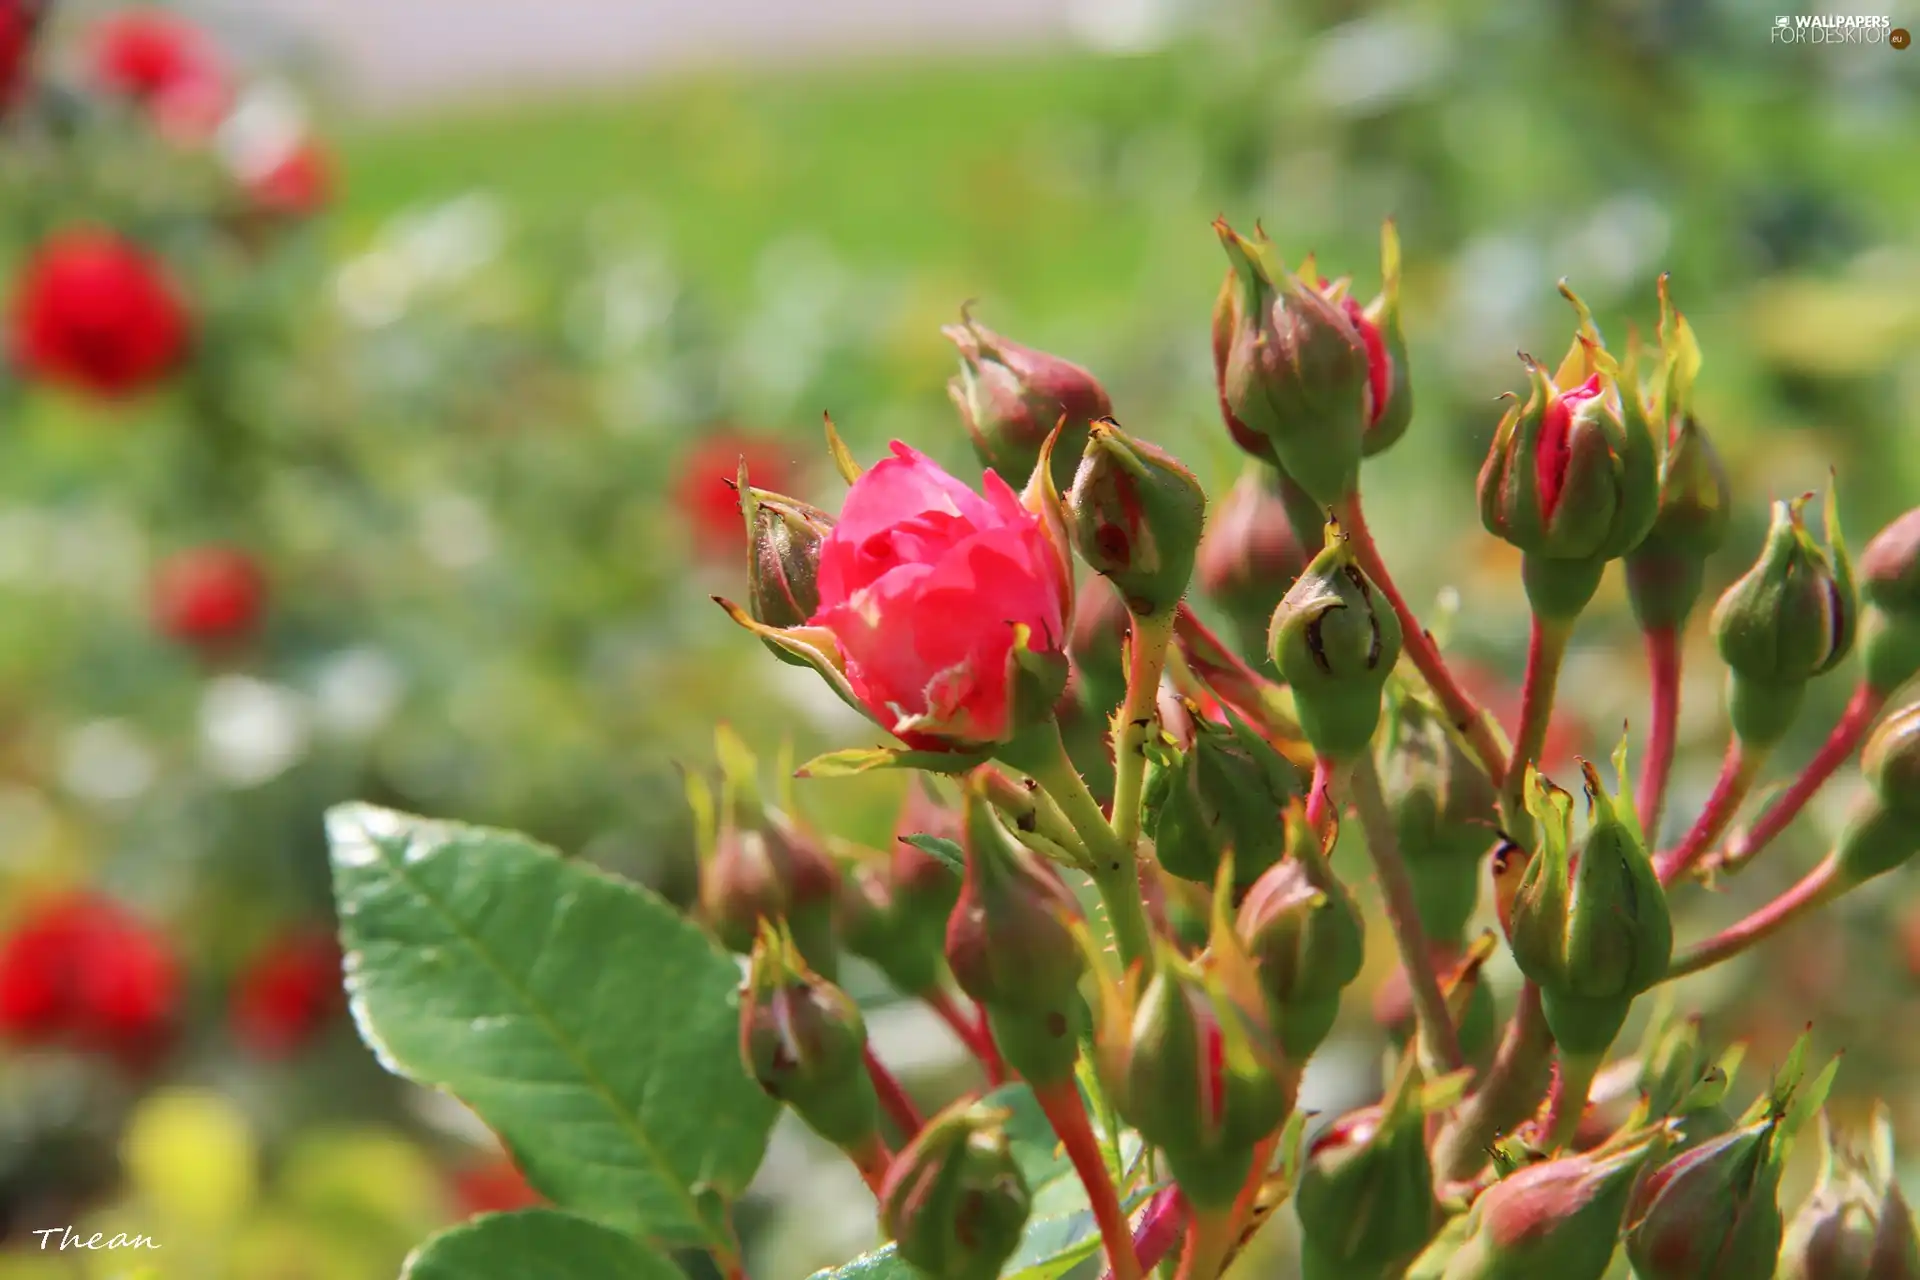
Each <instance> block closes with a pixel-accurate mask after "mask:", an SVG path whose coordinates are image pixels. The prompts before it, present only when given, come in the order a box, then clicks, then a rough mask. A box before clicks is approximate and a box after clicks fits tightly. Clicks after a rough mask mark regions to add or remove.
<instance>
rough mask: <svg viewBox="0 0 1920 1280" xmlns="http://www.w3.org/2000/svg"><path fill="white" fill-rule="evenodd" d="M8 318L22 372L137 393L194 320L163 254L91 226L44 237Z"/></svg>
mask: <svg viewBox="0 0 1920 1280" xmlns="http://www.w3.org/2000/svg"><path fill="white" fill-rule="evenodd" d="M10 325H11V329H12V333H11V343H12V347H13V359H14V361H15V363H16V364H17V365H18V366H19V367H20V369H21V370H22V372H24V373H25V374H27V375H28V376H29V377H34V378H39V379H41V380H44V381H46V382H52V383H59V384H63V385H66V386H69V387H74V388H77V389H79V390H82V391H88V392H92V393H93V394H95V395H101V396H125V395H131V394H133V393H134V392H137V391H141V390H144V389H145V388H147V387H149V386H151V385H152V384H153V383H155V382H157V381H159V380H160V379H161V378H163V377H165V376H166V375H167V374H168V373H169V372H171V371H172V369H173V368H174V366H175V365H176V364H177V363H178V362H179V360H180V358H181V356H182V355H183V354H184V353H185V351H186V348H187V342H188V337H189V330H190V328H191V324H190V321H189V319H188V317H187V313H186V308H185V306H184V305H183V304H182V302H181V301H180V298H179V295H178V294H177V293H175V291H174V288H173V285H172V283H171V282H170V281H169V280H168V279H167V275H166V273H165V271H164V270H163V269H162V268H161V266H160V264H159V263H158V262H157V261H155V260H154V259H153V258H151V257H149V256H148V255H147V253H146V252H145V251H144V250H143V249H141V248H140V247H139V246H137V245H135V244H133V243H132V242H130V241H128V240H124V239H122V238H121V237H120V236H118V235H116V234H114V233H113V232H110V231H101V230H95V229H90V228H83V229H75V230H68V231H62V232H57V233H56V234H54V235H53V236H51V237H49V238H48V239H47V240H45V241H44V242H42V243H41V245H40V247H39V248H38V249H37V250H36V251H35V252H34V254H33V256H32V257H31V258H30V259H29V260H28V261H27V264H26V266H25V268H24V269H23V270H22V271H21V274H20V278H19V281H18V283H17V286H16V292H15V294H14V299H13V309H12V315H11V317H10Z"/></svg>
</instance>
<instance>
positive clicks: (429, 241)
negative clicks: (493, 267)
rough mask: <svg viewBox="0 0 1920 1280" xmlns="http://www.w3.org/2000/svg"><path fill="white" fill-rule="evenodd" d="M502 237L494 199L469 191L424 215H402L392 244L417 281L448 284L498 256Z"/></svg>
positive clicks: (502, 221)
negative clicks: (414, 274) (408, 265)
mask: <svg viewBox="0 0 1920 1280" xmlns="http://www.w3.org/2000/svg"><path fill="white" fill-rule="evenodd" d="M506 239H507V217H506V212H505V210H503V209H502V208H501V205H500V202H499V201H498V200H497V199H495V198H494V197H493V196H490V195H487V194H484V193H482V192H478V191H475V192H470V193H468V194H467V195H464V196H460V197H458V198H456V199H453V200H449V201H448V202H447V203H445V204H443V205H439V206H437V207H435V208H433V209H430V210H428V211H427V212H425V213H416V214H408V215H405V216H403V217H402V218H401V219H400V220H399V222H398V223H397V224H396V226H395V228H394V236H393V243H394V248H395V250H396V251H397V252H398V253H399V254H400V255H401V257H403V258H404V259H406V260H407V262H408V263H410V264H411V265H412V267H413V269H414V270H415V271H417V272H418V273H419V275H420V278H421V279H422V280H423V281H427V282H429V283H432V284H451V283H454V282H457V281H460V280H464V279H466V278H467V277H468V276H471V275H472V274H473V273H474V272H475V271H478V270H479V269H480V268H481V267H483V266H485V265H487V264H488V263H489V262H492V261H493V260H494V259H495V258H497V257H499V256H500V250H501V249H502V248H504V247H505V245H506Z"/></svg>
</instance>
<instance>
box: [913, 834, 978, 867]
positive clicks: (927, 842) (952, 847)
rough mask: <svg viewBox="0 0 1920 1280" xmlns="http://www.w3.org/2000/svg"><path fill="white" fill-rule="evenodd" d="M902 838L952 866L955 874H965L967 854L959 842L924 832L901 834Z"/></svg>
mask: <svg viewBox="0 0 1920 1280" xmlns="http://www.w3.org/2000/svg"><path fill="white" fill-rule="evenodd" d="M900 838H901V839H902V840H904V841H906V842H907V843H908V844H910V845H912V846H913V847H914V848H916V849H918V850H919V851H920V852H922V853H926V854H931V855H933V856H934V857H936V858H938V859H940V861H942V862H944V863H946V864H947V865H948V866H949V867H952V868H953V873H954V874H955V875H959V876H963V875H965V874H967V855H966V854H965V852H963V851H962V850H961V848H960V842H959V841H957V840H949V839H947V838H946V837H945V836H930V835H925V834H920V835H911V836H901V837H900Z"/></svg>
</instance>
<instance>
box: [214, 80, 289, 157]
mask: <svg viewBox="0 0 1920 1280" xmlns="http://www.w3.org/2000/svg"><path fill="white" fill-rule="evenodd" d="M307 132H308V127H307V111H306V106H305V104H304V103H302V102H301V100H300V95H299V94H298V93H296V92H295V91H294V90H293V87H292V86H291V85H288V84H286V83H284V82H282V81H278V80H268V81H263V82H260V83H258V84H254V85H251V86H249V87H248V89H247V91H246V93H245V95H244V96H243V97H242V98H241V99H240V101H239V103H238V104H237V105H236V106H235V107H234V109H233V111H232V113H231V114H230V115H228V116H227V118H226V120H225V121H223V122H222V123H221V125H220V128H219V131H218V132H217V133H216V134H215V135H214V147H215V149H216V150H217V151H218V152H219V155H220V159H221V160H222V161H223V162H224V163H225V164H226V166H227V168H228V169H229V170H231V171H232V172H233V173H234V174H235V175H236V176H238V177H239V178H241V179H242V180H246V179H250V178H257V177H259V176H261V175H262V174H265V173H269V172H271V171H272V169H273V167H274V166H275V165H277V164H279V163H280V162H281V161H282V160H284V159H286V158H287V157H288V156H289V155H291V154H292V153H293V152H294V151H295V150H296V149H297V148H298V147H299V146H300V144H301V143H302V142H303V141H304V140H305V139H306V137H307Z"/></svg>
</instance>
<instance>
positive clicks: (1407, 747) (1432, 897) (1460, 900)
mask: <svg viewBox="0 0 1920 1280" xmlns="http://www.w3.org/2000/svg"><path fill="white" fill-rule="evenodd" d="M1380 780H1381V787H1382V790H1383V791H1384V792H1385V794H1386V798H1387V805H1388V807H1389V808H1390V809H1391V810H1392V812H1393V820H1394V830H1395V832H1396V833H1397V834H1398V836H1399V838H1400V852H1401V856H1402V857H1404V858H1405V859H1406V863H1407V874H1408V877H1409V878H1410V879H1411V880H1412V881H1413V894H1414V902H1415V905H1416V906H1418V907H1419V909H1420V922H1421V924H1423V925H1424V926H1425V927H1426V932H1427V936H1428V937H1429V938H1433V939H1436V940H1439V941H1450V942H1458V941H1460V940H1461V939H1462V938H1463V937H1464V936H1465V934H1466V930H1467V925H1468V922H1469V921H1471V920H1472V918H1473V913H1474V910H1475V908H1476V907H1477V906H1478V905H1479V902H1480V881H1481V878H1482V874H1481V867H1480V864H1481V862H1482V860H1483V859H1484V857H1485V854H1486V852H1487V845H1488V843H1489V840H1490V838H1491V836H1492V834H1493V832H1494V830H1495V813H1494V805H1495V801H1496V798H1497V797H1496V788H1495V787H1494V784H1493V781H1492V779H1490V778H1488V777H1487V772H1486V770H1485V769H1483V768H1482V767H1481V766H1480V765H1479V763H1478V762H1477V761H1475V760H1474V759H1472V757H1470V756H1469V755H1468V754H1467V753H1466V752H1465V751H1463V750H1461V748H1460V745H1459V743H1458V742H1457V741H1455V739H1454V737H1453V735H1452V734H1450V733H1448V732H1447V725H1446V720H1445V718H1444V717H1443V716H1442V715H1441V714H1440V713H1439V712H1438V711H1436V710H1434V709H1433V708H1432V707H1430V706H1428V705H1427V704H1426V703H1425V702H1422V701H1420V700H1418V699H1416V698H1414V697H1412V696H1405V695H1403V696H1399V697H1394V698H1392V699H1391V700H1390V702H1389V704H1388V714H1387V728H1386V733H1385V734H1384V735H1383V743H1382V748H1381V759H1380Z"/></svg>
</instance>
